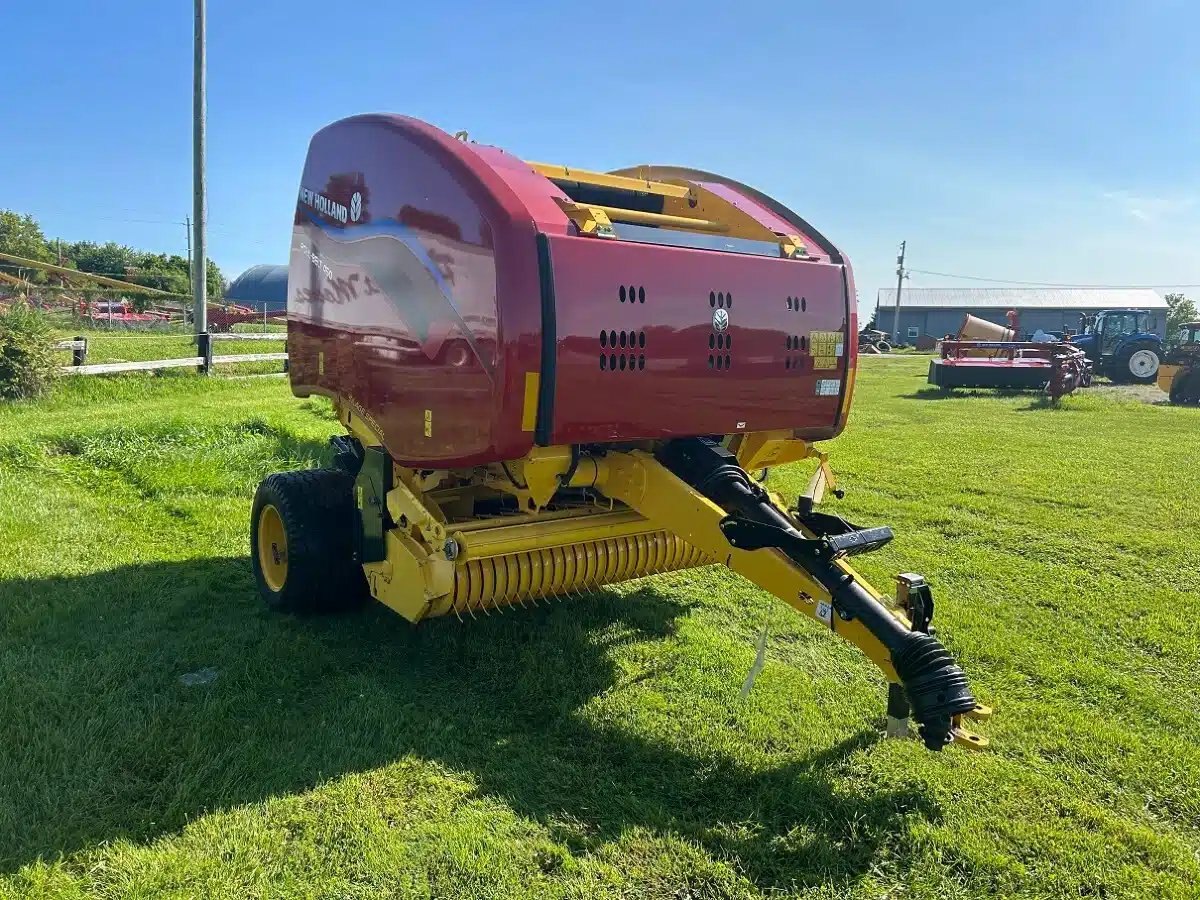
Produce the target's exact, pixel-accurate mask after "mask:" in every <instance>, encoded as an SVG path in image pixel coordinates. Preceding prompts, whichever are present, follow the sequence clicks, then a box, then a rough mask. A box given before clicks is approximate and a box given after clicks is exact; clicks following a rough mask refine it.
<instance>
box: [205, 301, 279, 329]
mask: <svg viewBox="0 0 1200 900" xmlns="http://www.w3.org/2000/svg"><path fill="white" fill-rule="evenodd" d="M267 319H270V320H273V321H281V318H280V317H279V316H271V317H264V315H263V314H262V313H261V312H259V311H258V310H256V309H254V308H253V307H250V306H241V305H239V304H236V303H210V304H208V330H209V331H212V332H217V333H221V332H226V331H233V326H234V325H240V324H242V323H245V322H263V321H265V320H267Z"/></svg>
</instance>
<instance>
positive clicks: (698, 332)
mask: <svg viewBox="0 0 1200 900" xmlns="http://www.w3.org/2000/svg"><path fill="white" fill-rule="evenodd" d="M549 246H550V260H551V265H552V269H553V276H554V294H555V310H556V319H557V355H556V362H555V380H556V388H555V393H554V403H553V409H552V417H553V427H552V429H551V437H552V441H553V442H554V443H564V444H565V443H570V444H579V443H592V442H597V443H599V442H607V441H628V440H635V439H636V440H641V439H656V438H669V437H676V436H682V435H702V434H731V433H737V432H739V431H763V430H769V429H785V428H787V429H796V430H797V432H798V435H799V436H800V437H803V438H805V439H808V440H822V439H826V438H829V437H832V436H833V435H834V434H836V433H837V431H838V430H839V419H840V410H841V407H842V398H843V394H844V391H845V388H846V379H847V376H848V361H849V359H850V352H851V342H850V340H849V333H850V332H849V328H850V316H851V309H850V306H849V303H848V302H847V295H846V288H845V284H846V282H845V280H844V278H843V269H842V267H841V266H838V265H831V264H828V263H819V262H800V261H794V260H786V259H772V258H764V257H759V256H747V255H741V254H736V253H718V252H709V251H702V250H689V249H681V248H677V247H667V246H657V245H646V244H634V243H627V242H621V241H611V240H610V241H605V240H601V239H596V238H587V237H571V236H562V237H550V238H549ZM622 289H624V293H625V297H626V300H625V301H624V302H622V300H621V292H622ZM631 296H632V297H633V300H630V299H629V298H630V297H631ZM643 296H644V298H645V299H644V301H643V299H642V298H643ZM729 298H732V301H730V300H729ZM718 309H724V310H725V313H726V314H727V316H728V323H729V325H728V330H726V331H724V332H719V331H718V330H717V329H716V327H715V325H714V313H715V312H717V310H718ZM602 335H603V337H602ZM614 336H615V337H616V343H615V346H614V342H613V340H612V338H613V337H614ZM614 364H615V370H614Z"/></svg>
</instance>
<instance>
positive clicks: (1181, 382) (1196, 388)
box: [1171, 369, 1200, 406]
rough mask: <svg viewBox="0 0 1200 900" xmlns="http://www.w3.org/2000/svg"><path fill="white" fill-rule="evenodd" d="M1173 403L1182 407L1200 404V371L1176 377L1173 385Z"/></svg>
mask: <svg viewBox="0 0 1200 900" xmlns="http://www.w3.org/2000/svg"><path fill="white" fill-rule="evenodd" d="M1171 402H1172V403H1175V404H1178V405H1180V406H1182V405H1185V404H1187V405H1191V404H1196V403H1200V369H1196V370H1195V371H1193V372H1184V373H1182V374H1180V375H1177V376H1176V377H1175V381H1174V382H1173V383H1172V384H1171Z"/></svg>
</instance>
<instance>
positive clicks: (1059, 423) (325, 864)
mask: <svg viewBox="0 0 1200 900" xmlns="http://www.w3.org/2000/svg"><path fill="white" fill-rule="evenodd" d="M923 376H924V360H923V359H919V358H918V359H907V358H877V359H868V360H866V361H865V362H864V364H863V372H862V374H861V376H860V379H859V393H858V403H857V406H856V409H855V412H854V414H853V417H852V424H851V429H850V431H849V432H848V433H847V434H846V435H845V436H844V437H843V438H841V439H839V440H837V441H836V442H833V443H832V444H831V445H830V449H831V450H832V451H833V453H834V456H833V459H834V462H835V468H836V469H837V470H838V471H839V473H840V474H841V476H842V479H843V487H845V488H846V489H847V492H848V494H847V497H846V499H845V500H844V501H842V503H841V504H839V508H840V510H841V511H843V512H844V513H845V514H846V515H847V516H848V517H849V518H851V519H852V520H854V521H861V522H862V523H863V524H878V523H887V524H891V525H892V526H893V527H894V528H895V530H896V533H897V540H896V541H895V542H894V543H893V544H892V545H891V546H890V547H888V548H886V549H885V550H884V551H882V552H880V553H877V554H875V555H873V556H871V557H868V558H865V560H864V562H863V564H862V565H861V566H860V568H861V569H862V570H863V571H865V572H866V573H867V574H868V575H869V576H870V577H871V578H873V579H875V580H876V581H877V583H880V584H881V586H882V585H884V584H887V583H888V582H889V581H890V577H891V573H892V572H894V571H898V570H899V571H921V572H924V573H925V574H926V575H927V576H928V577H929V578H930V579H931V581H932V582H933V584H934V587H935V591H936V593H937V598H938V601H939V605H938V613H937V618H936V620H935V621H936V624H937V625H938V626H939V630H940V633H941V635H942V637H943V639H944V640H945V641H946V642H947V643H948V644H949V646H950V647H951V649H952V650H953V651H954V652H955V653H956V654H957V655H958V656H959V659H960V661H961V663H962V665H963V667H964V668H965V670H966V671H967V673H968V674H969V675H970V677H971V679H972V681H973V684H974V687H975V690H976V693H977V695H978V696H979V697H980V699H981V700H982V701H983V702H986V703H990V704H992V705H993V706H994V707H995V708H996V717H995V718H994V719H993V720H992V721H991V722H989V723H987V724H986V725H984V726H982V730H983V731H984V732H985V733H986V734H987V736H988V737H989V738H990V739H991V741H992V749H991V750H989V751H987V752H983V753H974V754H972V753H968V752H966V751H963V750H958V749H952V750H949V751H946V752H944V753H941V754H931V753H928V752H926V751H925V750H924V749H923V748H922V747H921V746H920V745H919V744H918V743H917V742H915V741H913V742H896V741H883V740H880V739H879V730H880V726H881V724H882V712H883V701H884V687H883V683H882V681H881V679H880V678H879V677H878V676H877V674H876V672H875V671H874V670H873V669H872V667H871V666H870V665H869V664H868V663H866V662H865V661H864V660H863V659H862V658H861V657H860V656H859V655H858V654H857V652H856V651H855V650H854V649H853V648H851V647H849V646H847V645H844V644H842V643H839V642H838V641H837V640H835V639H833V638H831V637H830V636H829V634H828V633H827V632H824V631H822V629H820V628H819V627H817V626H816V625H815V624H814V623H812V622H810V621H808V620H802V619H801V618H800V617H798V616H796V615H794V614H792V613H791V612H789V611H788V610H786V609H784V608H783V607H781V606H780V605H779V604H777V603H774V602H772V601H770V600H769V599H768V598H767V597H766V596H765V595H763V594H762V593H761V592H759V591H757V590H756V589H753V588H751V587H749V586H748V585H747V584H745V583H743V582H740V581H739V580H738V579H737V578H735V577H734V576H732V575H731V574H729V573H727V572H725V571H722V570H717V569H708V570H701V571H696V572H691V573H681V574H675V575H670V576H663V577H658V578H653V579H647V580H644V581H641V582H636V583H632V584H629V585H624V586H618V587H614V588H611V589H607V590H603V591H600V592H598V593H596V594H594V595H592V596H590V597H587V598H585V599H582V600H580V599H576V600H569V601H563V602H561V603H555V604H553V605H550V606H546V607H543V608H540V609H537V610H531V611H521V610H515V611H512V612H509V613H506V614H504V615H502V616H492V617H490V618H481V619H480V620H478V621H472V622H466V623H459V622H457V621H455V620H453V619H450V620H439V621H434V622H429V623H427V624H425V625H424V626H422V627H420V628H418V629H412V628H410V627H409V626H408V625H407V624H405V623H404V622H403V621H401V620H399V619H398V618H396V617H394V616H392V615H391V614H390V613H388V612H387V611H385V610H383V609H382V608H369V609H367V610H366V611H364V612H362V613H359V614H355V615H351V616H348V617H341V618H324V619H315V620H298V619H292V618H286V617H280V616H276V615H271V614H268V613H267V612H266V611H265V610H264V609H263V608H262V607H261V605H260V602H259V600H258V599H257V597H256V596H255V592H254V589H253V585H252V581H251V576H250V572H249V564H248V561H247V557H246V553H247V537H246V534H247V521H246V520H247V514H248V510H249V505H250V500H251V497H252V494H253V491H254V488H255V485H256V484H257V482H258V480H259V479H260V478H261V477H262V476H263V475H265V474H266V473H268V472H271V471H274V470H278V469H283V468H288V467H294V466H304V465H309V464H311V463H313V461H314V460H317V459H319V458H320V457H321V455H322V453H323V452H324V442H325V440H326V438H327V437H328V436H329V435H330V434H331V433H333V431H334V429H335V423H334V422H333V421H332V419H331V416H330V414H329V411H328V409H327V408H326V407H324V406H323V405H322V404H321V403H318V402H308V401H300V400H296V399H294V398H292V397H291V396H290V394H289V393H288V390H287V385H286V383H285V381H284V380H283V379H246V380H220V379H213V380H208V381H205V380H203V379H200V378H197V377H189V376H183V377H175V378H153V377H144V378H143V377H138V376H133V377H124V378H120V379H89V380H86V381H85V380H83V379H80V380H78V381H71V382H68V383H67V384H66V385H64V386H63V388H61V390H60V393H59V395H58V397H57V398H56V399H54V400H52V401H49V402H45V403H42V404H39V405H37V406H14V407H8V408H0V722H2V723H3V735H4V744H3V747H4V752H3V755H2V756H0V872H2V873H4V874H3V875H0V894H5V895H12V896H48V897H75V896H80V895H93V896H103V897H126V896H135V897H136V896H161V895H168V896H176V897H200V896H226V897H251V896H264V897H265V896H272V897H276V896H278V897H285V896H286V897H375V896H380V895H384V896H400V897H409V896H412V897H427V896H437V897H446V896H452V897H456V898H459V897H464V898H465V897H487V896H527V897H547V896H549V897H553V896H568V897H603V896H620V897H653V898H708V897H755V896H761V895H795V896H805V897H831V898H832V897H843V896H853V897H885V896H886V897H890V898H916V897H925V898H948V897H994V896H1029V897H1107V898H1114V897H1196V896H1198V895H1200V887H1198V885H1200V748H1198V745H1200V721H1198V718H1197V710H1198V709H1200V626H1198V625H1197V611H1198V609H1200V602H1198V601H1200V598H1198V596H1197V585H1198V584H1200V499H1198V496H1200V491H1198V488H1200V479H1198V478H1197V471H1196V460H1197V459H1200V410H1195V409H1182V408H1170V407H1165V406H1154V405H1149V404H1145V403H1140V402H1127V401H1124V400H1123V399H1122V398H1121V396H1120V395H1116V394H1112V393H1095V394H1091V395H1088V394H1086V393H1082V394H1080V395H1078V396H1074V397H1070V398H1068V399H1066V400H1065V401H1064V402H1063V404H1062V406H1061V408H1057V409H1056V408H1048V407H1045V406H1044V405H1043V404H1041V403H1040V402H1039V401H1037V400H1036V399H1035V398H1032V397H1029V396H999V397H997V396H985V395H980V396H974V397H972V396H969V395H968V396H960V395H956V396H952V397H950V398H948V399H947V398H943V396H942V395H941V394H938V393H929V392H927V391H926V390H925V385H924V380H923ZM807 474H808V473H807V470H804V469H803V468H801V467H795V469H794V470H791V469H788V470H779V471H776V472H775V473H774V474H773V476H772V477H773V481H774V486H775V487H776V488H779V489H781V490H782V491H783V492H784V493H788V494H792V493H795V492H798V491H799V490H800V489H801V488H802V485H803V483H804V481H805V480H806V478H807ZM765 620H766V621H769V623H770V634H771V640H770V645H769V656H768V664H767V667H766V669H765V671H764V672H763V673H762V675H761V676H760V677H759V679H758V682H757V684H756V686H755V688H754V691H753V693H752V694H751V695H750V697H749V699H747V700H745V701H742V700H740V699H739V689H740V686H741V683H742V680H743V678H744V676H745V674H746V671H747V670H748V669H749V667H750V665H751V663H752V662H753V658H754V646H753V644H754V639H755V635H756V634H757V633H758V631H759V629H760V628H761V627H762V625H763V622H764V621H765ZM206 670H210V671H207V672H206ZM192 673H204V674H203V675H202V676H201V677H200V678H199V679H198V680H199V681H201V682H203V683H199V684H191V685H188V684H185V683H183V681H181V676H185V675H189V674H192ZM214 673H215V678H212V675H213V674H214ZM188 680H191V679H188Z"/></svg>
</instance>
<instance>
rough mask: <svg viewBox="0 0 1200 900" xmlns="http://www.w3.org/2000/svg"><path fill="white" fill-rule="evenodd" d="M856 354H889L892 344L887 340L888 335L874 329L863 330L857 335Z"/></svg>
mask: <svg viewBox="0 0 1200 900" xmlns="http://www.w3.org/2000/svg"><path fill="white" fill-rule="evenodd" d="M858 352H859V353H891V352H892V343H891V341H889V340H888V333H887V332H886V331H879V330H878V329H875V328H864V329H863V330H862V331H860V332H859V333H858Z"/></svg>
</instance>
